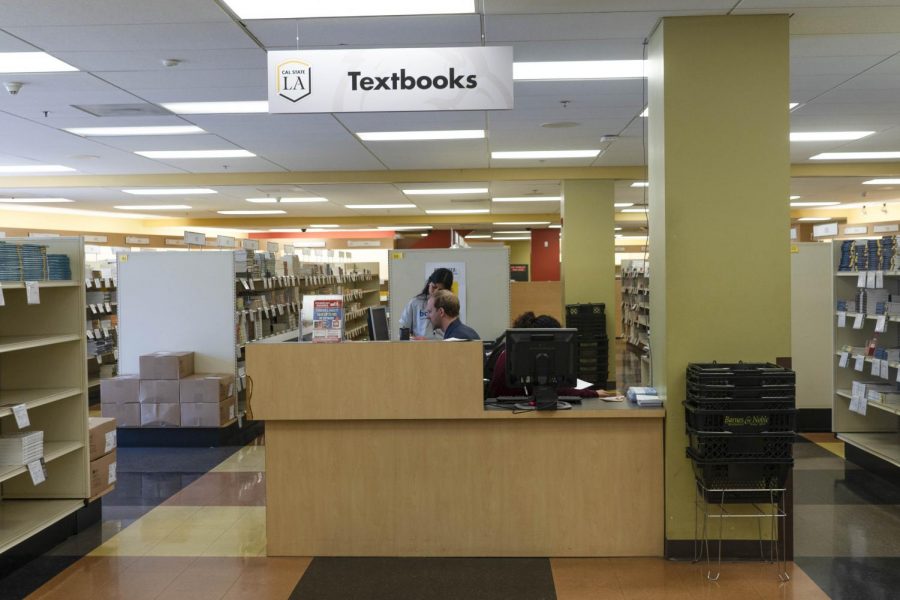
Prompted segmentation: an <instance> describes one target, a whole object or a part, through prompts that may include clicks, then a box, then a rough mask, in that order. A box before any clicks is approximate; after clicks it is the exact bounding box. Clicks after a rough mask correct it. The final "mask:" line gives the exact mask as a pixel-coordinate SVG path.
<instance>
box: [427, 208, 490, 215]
mask: <svg viewBox="0 0 900 600" xmlns="http://www.w3.org/2000/svg"><path fill="white" fill-rule="evenodd" d="M489 212H491V211H490V209H487V208H451V209H437V210H426V211H425V214H427V215H484V214H487V213H489Z"/></svg>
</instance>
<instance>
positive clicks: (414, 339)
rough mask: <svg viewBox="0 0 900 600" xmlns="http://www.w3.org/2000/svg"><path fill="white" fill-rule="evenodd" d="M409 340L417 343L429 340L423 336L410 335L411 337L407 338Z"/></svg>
mask: <svg viewBox="0 0 900 600" xmlns="http://www.w3.org/2000/svg"><path fill="white" fill-rule="evenodd" d="M409 339H411V340H413V341H417V342H422V341H424V340H428V339H431V338H427V337H425V336H424V335H411V336H409Z"/></svg>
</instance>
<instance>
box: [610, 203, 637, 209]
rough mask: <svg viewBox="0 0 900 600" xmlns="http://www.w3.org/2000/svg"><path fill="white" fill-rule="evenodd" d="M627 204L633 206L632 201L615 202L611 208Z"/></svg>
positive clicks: (622, 206) (624, 206) (626, 205)
mask: <svg viewBox="0 0 900 600" xmlns="http://www.w3.org/2000/svg"><path fill="white" fill-rule="evenodd" d="M629 206H634V202H616V203H614V204H613V208H628V207H629Z"/></svg>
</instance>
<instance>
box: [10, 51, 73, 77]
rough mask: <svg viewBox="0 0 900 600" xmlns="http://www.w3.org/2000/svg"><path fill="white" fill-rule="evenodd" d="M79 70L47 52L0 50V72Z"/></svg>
mask: <svg viewBox="0 0 900 600" xmlns="http://www.w3.org/2000/svg"><path fill="white" fill-rule="evenodd" d="M77 70H78V69H77V68H76V67H73V66H72V65H70V64H67V63H64V62H63V61H61V60H59V59H58V58H55V57H53V56H50V55H49V54H47V53H46V52H0V73H62V72H65V71H77Z"/></svg>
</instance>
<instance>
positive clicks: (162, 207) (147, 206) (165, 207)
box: [113, 204, 191, 210]
mask: <svg viewBox="0 0 900 600" xmlns="http://www.w3.org/2000/svg"><path fill="white" fill-rule="evenodd" d="M113 208H117V209H119V210H190V209H191V207H190V206H188V205H187V204H141V205H138V204H134V205H129V206H114V207H113Z"/></svg>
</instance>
